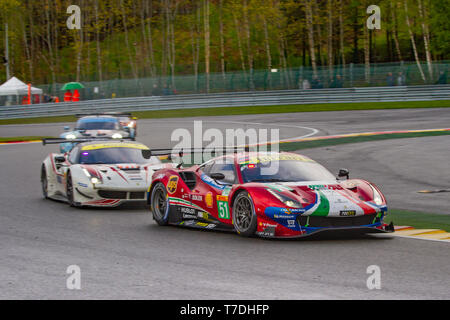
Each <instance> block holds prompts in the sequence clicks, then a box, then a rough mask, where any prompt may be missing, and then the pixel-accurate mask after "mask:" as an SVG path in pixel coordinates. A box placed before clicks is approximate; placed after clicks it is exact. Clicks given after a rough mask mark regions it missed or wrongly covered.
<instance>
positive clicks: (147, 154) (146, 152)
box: [142, 149, 152, 159]
mask: <svg viewBox="0 0 450 320" xmlns="http://www.w3.org/2000/svg"><path fill="white" fill-rule="evenodd" d="M142 156H143V157H144V159H150V158H151V156H152V151H151V150H148V149H143V150H142Z"/></svg>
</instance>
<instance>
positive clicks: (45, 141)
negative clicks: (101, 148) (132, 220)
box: [42, 137, 133, 146]
mask: <svg viewBox="0 0 450 320" xmlns="http://www.w3.org/2000/svg"><path fill="white" fill-rule="evenodd" d="M123 140H133V139H132V138H130V137H126V138H121V139H113V138H108V137H90V138H80V139H65V138H45V139H42V144H43V145H44V146H45V145H47V144H60V143H83V142H91V141H109V142H110V141H123Z"/></svg>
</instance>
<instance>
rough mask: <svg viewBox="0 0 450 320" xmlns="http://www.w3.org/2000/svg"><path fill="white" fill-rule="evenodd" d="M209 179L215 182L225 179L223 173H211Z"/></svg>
mask: <svg viewBox="0 0 450 320" xmlns="http://www.w3.org/2000/svg"><path fill="white" fill-rule="evenodd" d="M210 177H211V178H213V179H214V180H217V181H220V180H223V179H225V175H224V174H223V173H220V172H217V173H211V175H210Z"/></svg>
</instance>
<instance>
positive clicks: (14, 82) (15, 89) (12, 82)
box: [0, 77, 42, 96]
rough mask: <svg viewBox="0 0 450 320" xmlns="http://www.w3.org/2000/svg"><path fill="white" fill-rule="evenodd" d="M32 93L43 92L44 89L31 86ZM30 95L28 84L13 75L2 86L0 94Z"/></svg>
mask: <svg viewBox="0 0 450 320" xmlns="http://www.w3.org/2000/svg"><path fill="white" fill-rule="evenodd" d="M31 94H42V89H39V88H34V87H31ZM25 95H28V85H27V84H25V83H24V82H22V81H20V80H19V79H17V78H16V77H12V78H11V79H9V80H8V81H6V82H5V83H4V84H2V85H1V86H0V96H25Z"/></svg>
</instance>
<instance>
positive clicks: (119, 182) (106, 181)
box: [81, 163, 164, 187]
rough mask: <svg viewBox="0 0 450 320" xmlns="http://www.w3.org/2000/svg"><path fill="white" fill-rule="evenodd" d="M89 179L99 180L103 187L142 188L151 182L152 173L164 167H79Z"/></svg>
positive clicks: (126, 165) (106, 165)
mask: <svg viewBox="0 0 450 320" xmlns="http://www.w3.org/2000/svg"><path fill="white" fill-rule="evenodd" d="M81 167H82V168H83V169H86V170H87V171H88V173H89V174H90V176H91V177H96V178H98V179H100V181H101V186H103V187H108V186H111V187H113V186H114V187H117V186H123V187H143V186H148V185H149V184H150V182H151V178H152V175H153V173H154V172H155V171H156V170H160V169H161V168H163V167H164V165H163V164H153V165H152V164H135V163H121V164H114V165H110V164H95V165H81Z"/></svg>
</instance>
